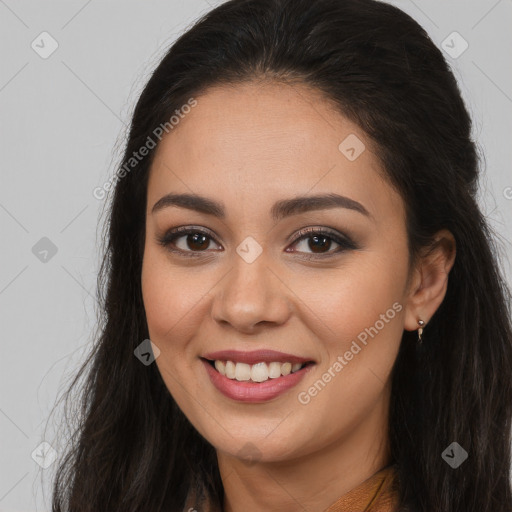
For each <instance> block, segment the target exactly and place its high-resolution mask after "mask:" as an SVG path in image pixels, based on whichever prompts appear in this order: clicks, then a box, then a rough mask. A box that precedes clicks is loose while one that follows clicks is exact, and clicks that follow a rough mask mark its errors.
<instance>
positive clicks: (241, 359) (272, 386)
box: [201, 350, 313, 403]
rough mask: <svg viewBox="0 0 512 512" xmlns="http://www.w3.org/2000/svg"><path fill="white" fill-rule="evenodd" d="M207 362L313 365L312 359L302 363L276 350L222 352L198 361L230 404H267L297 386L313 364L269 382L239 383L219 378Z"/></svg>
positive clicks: (292, 356) (299, 358)
mask: <svg viewBox="0 0 512 512" xmlns="http://www.w3.org/2000/svg"><path fill="white" fill-rule="evenodd" d="M206 359H209V360H211V361H214V360H220V361H233V362H238V363H246V364H251V365H252V364H256V363H261V362H265V363H271V362H280V363H285V362H289V363H292V364H293V363H308V362H312V361H311V359H305V358H303V357H298V356H294V355H292V354H285V353H283V352H276V351H275V350H255V351H252V352H241V351H237V350H223V351H220V352H212V353H209V354H205V355H204V356H203V357H202V358H201V361H202V363H203V365H204V367H205V369H206V372H207V373H208V376H209V377H210V380H211V382H212V384H213V385H214V386H215V387H216V388H217V389H218V390H219V391H220V392H221V393H222V394H223V395H224V396H227V397H228V398H231V399H232V400H237V401H241V402H251V403H259V402H266V401H268V400H272V399H274V398H276V397H278V396H279V395H281V394H283V393H285V392H286V391H288V390H289V389H291V388H293V387H294V386H296V385H297V384H298V383H299V382H300V381H301V380H302V379H303V378H304V376H305V375H306V373H307V372H309V371H310V370H311V368H312V367H313V364H308V365H306V366H305V367H304V368H301V369H300V370H298V371H296V372H294V373H290V374H288V375H281V377H278V378H277V379H268V380H267V381H265V382H249V381H243V382H239V381H237V380H235V379H229V378H228V377H226V376H224V375H221V374H220V373H219V372H218V371H217V370H216V369H215V368H213V366H212V365H211V364H210V363H209V362H208V361H207V360H206Z"/></svg>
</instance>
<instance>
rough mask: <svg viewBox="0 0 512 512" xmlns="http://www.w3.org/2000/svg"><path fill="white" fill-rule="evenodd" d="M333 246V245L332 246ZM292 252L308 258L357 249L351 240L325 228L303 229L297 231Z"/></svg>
mask: <svg viewBox="0 0 512 512" xmlns="http://www.w3.org/2000/svg"><path fill="white" fill-rule="evenodd" d="M333 244H334V245H333ZM292 247H294V250H293V251H288V250H287V252H299V253H304V254H305V255H309V256H310V257H315V255H318V257H322V256H326V257H327V256H334V255H335V254H338V253H341V252H343V251H346V250H350V249H357V248H358V247H357V245H356V244H355V243H354V242H352V240H351V239H350V238H349V237H348V236H346V235H342V234H338V233H337V232H335V231H330V230H326V229H325V228H305V229H302V230H300V231H299V236H298V237H297V238H296V239H295V241H294V242H293V244H292Z"/></svg>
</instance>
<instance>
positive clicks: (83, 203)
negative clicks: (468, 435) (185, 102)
mask: <svg viewBox="0 0 512 512" xmlns="http://www.w3.org/2000/svg"><path fill="white" fill-rule="evenodd" d="M219 3H221V2H220V1H214V0H208V1H206V0H181V1H179V0H166V1H152V2H142V1H139V2H135V1H127V0H124V1H103V2H101V1H100V0H88V1H80V2H77V1H65V2H64V1H62V2H50V1H33V0H32V1H20V2H16V1H15V0H0V34H1V36H0V37H1V42H2V44H1V45H0V55H1V66H0V119H1V123H0V130H1V131H0V141H1V146H0V147H1V154H2V160H1V164H0V173H1V188H0V225H1V233H2V235H1V237H2V244H1V247H2V250H1V252H0V254H1V265H0V314H1V318H0V320H1V329H2V345H1V348H2V357H1V360H0V389H1V396H0V450H1V451H0V453H1V459H0V461H1V462H0V465H1V467H0V511H3V512H5V511H9V512H11V511H17V512H22V511H23V512H27V511H34V510H49V509H50V506H49V487H48V485H49V482H50V481H51V471H52V470H54V469H55V466H56V465H55V464H54V465H52V466H50V467H49V468H48V469H44V470H43V469H42V468H41V467H40V466H39V465H38V464H37V463H36V462H35V461H34V460H33V458H32V457H31V454H32V453H33V451H34V450H35V449H36V448H37V447H38V445H39V444H40V443H41V442H42V441H43V440H45V439H46V440H47V441H49V442H50V443H51V444H52V446H54V447H55V449H56V450H58V449H59V445H58V443H57V440H53V439H52V438H51V435H50V434H51V433H52V429H51V427H49V428H48V430H47V432H46V438H44V437H43V436H44V430H43V429H44V427H45V422H46V419H47V417H48V413H49V411H50V409H51V407H52V406H53V404H54V403H55V400H56V398H57V397H58V396H59V395H60V393H61V392H62V391H63V390H64V389H65V388H66V385H67V383H68V382H69V381H70V378H71V376H72V374H73V372H74V371H75V370H76V367H77V365H78V364H79V363H80V362H81V361H82V360H83V358H84V356H85V353H86V351H87V349H88V348H89V346H90V343H91V337H92V333H93V330H94V327H95V318H96V311H95V298H94V297H95V286H96V273H97V271H98V266H99V259H98V256H99V251H98V241H99V236H100V234H101V231H100V230H99V229H98V228H97V227H98V221H99V215H100V212H101V209H102V207H103V206H104V204H103V203H104V201H100V200H97V199H95V198H94V197H93V194H92V191H93V189H94V188H95V187H98V186H102V184H103V183H105V182H106V181H107V180H108V179H109V176H111V175H112V174H113V172H114V164H115V163H116V162H117V161H118V158H119V146H120V145H121V143H122V140H123V137H124V134H125V129H126V124H127V123H128V122H129V117H130V113H131V111H132V108H133V105H134V102H135V101H136V99H137V96H138V94H139V93H140V91H141V88H142V86H143V85H144V83H145V81H146V79H147V77H148V74H149V73H150V71H151V70H152V69H153V67H154V66H155V65H156V64H157V62H158V60H159V58H160V56H161V55H162V54H163V52H164V50H165V49H166V48H167V46H168V45H169V44H170V43H171V42H172V41H173V40H174V39H175V38H176V37H177V35H179V34H180V33H182V32H183V31H184V30H185V29H186V28H187V27H189V26H190V24H191V23H192V22H193V21H194V20H195V19H196V18H197V17H198V16H199V15H201V14H203V13H205V12H206V11H208V10H209V9H210V8H211V7H213V6H215V5H218V4H219ZM393 3H394V4H395V5H397V6H399V7H401V8H402V9H403V10H405V11H406V12H408V13H409V14H411V15H412V16H413V17H414V18H415V19H416V20H418V21H419V22H420V23H421V24H422V25H423V26H424V27H425V28H426V29H427V31H428V32H429V34H430V35H431V37H432V39H433V40H434V42H435V43H436V44H437V45H438V46H440V47H443V41H445V43H444V46H445V47H446V45H449V46H448V48H451V49H450V51H451V52H452V53H454V52H457V53H458V52H460V50H461V49H462V48H463V46H462V45H463V44H464V43H463V41H462V39H460V38H458V36H453V35H451V34H452V33H453V32H454V31H456V32H458V33H459V34H460V35H461V36H462V37H463V38H464V40H466V41H467V43H468V44H469V47H468V48H467V50H466V51H465V52H464V53H462V54H461V55H460V56H457V57H456V58H453V57H451V56H449V55H447V60H448V61H449V62H450V63H451V64H452V66H453V69H454V71H455V73H456V76H457V78H458V79H459V82H460V86H461V88H462V91H463V95H464V97H465V100H466V102H467V105H468V107H469V109H470V112H471V114H472V116H473V119H474V123H475V126H474V137H475V139H476V140H477V142H478V144H479V145H480V147H481V149H482V151H483V153H484V154H485V161H484V169H485V172H484V175H483V177H482V182H481V185H482V187H481V195H480V202H481V205H482V209H483V210H484V212H485V213H486V215H487V216H488V217H489V219H490V222H491V225H492V226H493V227H494V229H495V230H496V232H497V234H498V235H499V243H500V251H501V252H500V255H501V257H502V259H503V266H504V269H505V272H506V275H507V277H508V281H509V283H510V282H511V276H512V272H511V267H510V260H511V259H512V258H510V254H511V245H510V240H512V216H511V207H512V188H510V187H512V173H511V172H510V163H511V161H512V140H511V138H510V136H511V133H512V129H511V128H512V126H511V125H512V66H511V65H510V56H511V49H512V35H511V30H510V26H511V21H512V0H499V1H498V0H471V1H468V0H463V1H446V0H435V1H434V0H426V1H420V0H416V1H411V0H401V1H395V2H393ZM43 31H46V32H48V33H49V34H50V35H51V37H52V38H53V39H55V40H56V41H57V43H58V48H57V50H56V51H55V52H54V53H53V54H52V55H50V56H49V57H48V58H46V59H43V58H42V57H41V56H40V54H38V53H36V51H35V50H34V49H33V48H32V47H31V44H32V42H33V41H35V42H34V45H38V46H36V48H37V49H38V51H39V52H42V51H43V50H44V51H48V50H49V49H50V48H51V46H50V39H48V36H41V37H40V34H41V33H42V32H43ZM42 39H43V40H42ZM43 237H47V238H48V239H49V240H51V243H52V244H53V245H54V246H55V247H56V249H57V252H56V253H55V254H54V255H52V252H51V250H50V252H49V253H48V255H46V260H47V261H41V258H44V257H45V254H44V253H39V254H38V250H39V251H41V250H43V249H44V248H45V247H46V246H47V244H48V242H47V241H42V242H39V241H40V239H41V238H43ZM38 242H39V245H36V244H37V243H38ZM45 244H46V246H45ZM35 245H36V249H34V250H33V247H34V246H35ZM37 249H38V250H37ZM34 252H35V253H36V254H34ZM36 455H37V454H36ZM48 457H49V455H48V454H47V459H46V460H48ZM35 458H36V460H37V456H35ZM43 491H44V492H43ZM44 497H46V503H45V500H44V499H43V498H44Z"/></svg>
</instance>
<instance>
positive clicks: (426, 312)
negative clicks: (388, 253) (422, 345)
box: [404, 229, 456, 331]
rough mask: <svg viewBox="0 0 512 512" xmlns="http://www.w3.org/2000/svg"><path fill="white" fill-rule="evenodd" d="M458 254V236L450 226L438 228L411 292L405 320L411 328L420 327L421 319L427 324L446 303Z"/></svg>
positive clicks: (420, 260)
mask: <svg viewBox="0 0 512 512" xmlns="http://www.w3.org/2000/svg"><path fill="white" fill-rule="evenodd" d="M455 253H456V244H455V238H454V236H453V235H452V233H451V232H450V231H448V230H447V229H443V230H441V231H438V232H437V233H436V234H435V235H434V240H433V242H432V245H429V246H428V247H426V248H424V250H423V251H422V253H421V255H420V256H419V258H418V262H417V263H416V265H415V267H414V269H413V271H412V276H411V279H410V285H409V288H408V291H407V302H406V306H405V322H404V328H405V329H406V330H407V331H415V330H416V329H418V327H419V324H418V320H420V319H421V320H423V321H424V322H425V326H426V325H427V324H428V322H429V320H430V319H431V318H432V316H433V315H434V313H435V312H436V310H437V308H438V307H439V306H440V305H441V303H442V302H443V299H444V296H445V295H446V290H447V288H448V274H449V273H450V270H451V268H452V266H453V263H454V261H455ZM425 326H424V327H425Z"/></svg>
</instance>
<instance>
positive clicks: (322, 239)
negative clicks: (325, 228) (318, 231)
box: [308, 235, 331, 252]
mask: <svg viewBox="0 0 512 512" xmlns="http://www.w3.org/2000/svg"><path fill="white" fill-rule="evenodd" d="M309 240H310V241H309V244H308V245H309V248H310V249H311V250H312V251H313V252H322V249H329V247H330V245H331V243H330V238H329V237H326V236H318V235H314V236H312V237H311V238H310V239H309ZM312 241H313V243H312ZM318 249H320V250H318Z"/></svg>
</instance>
